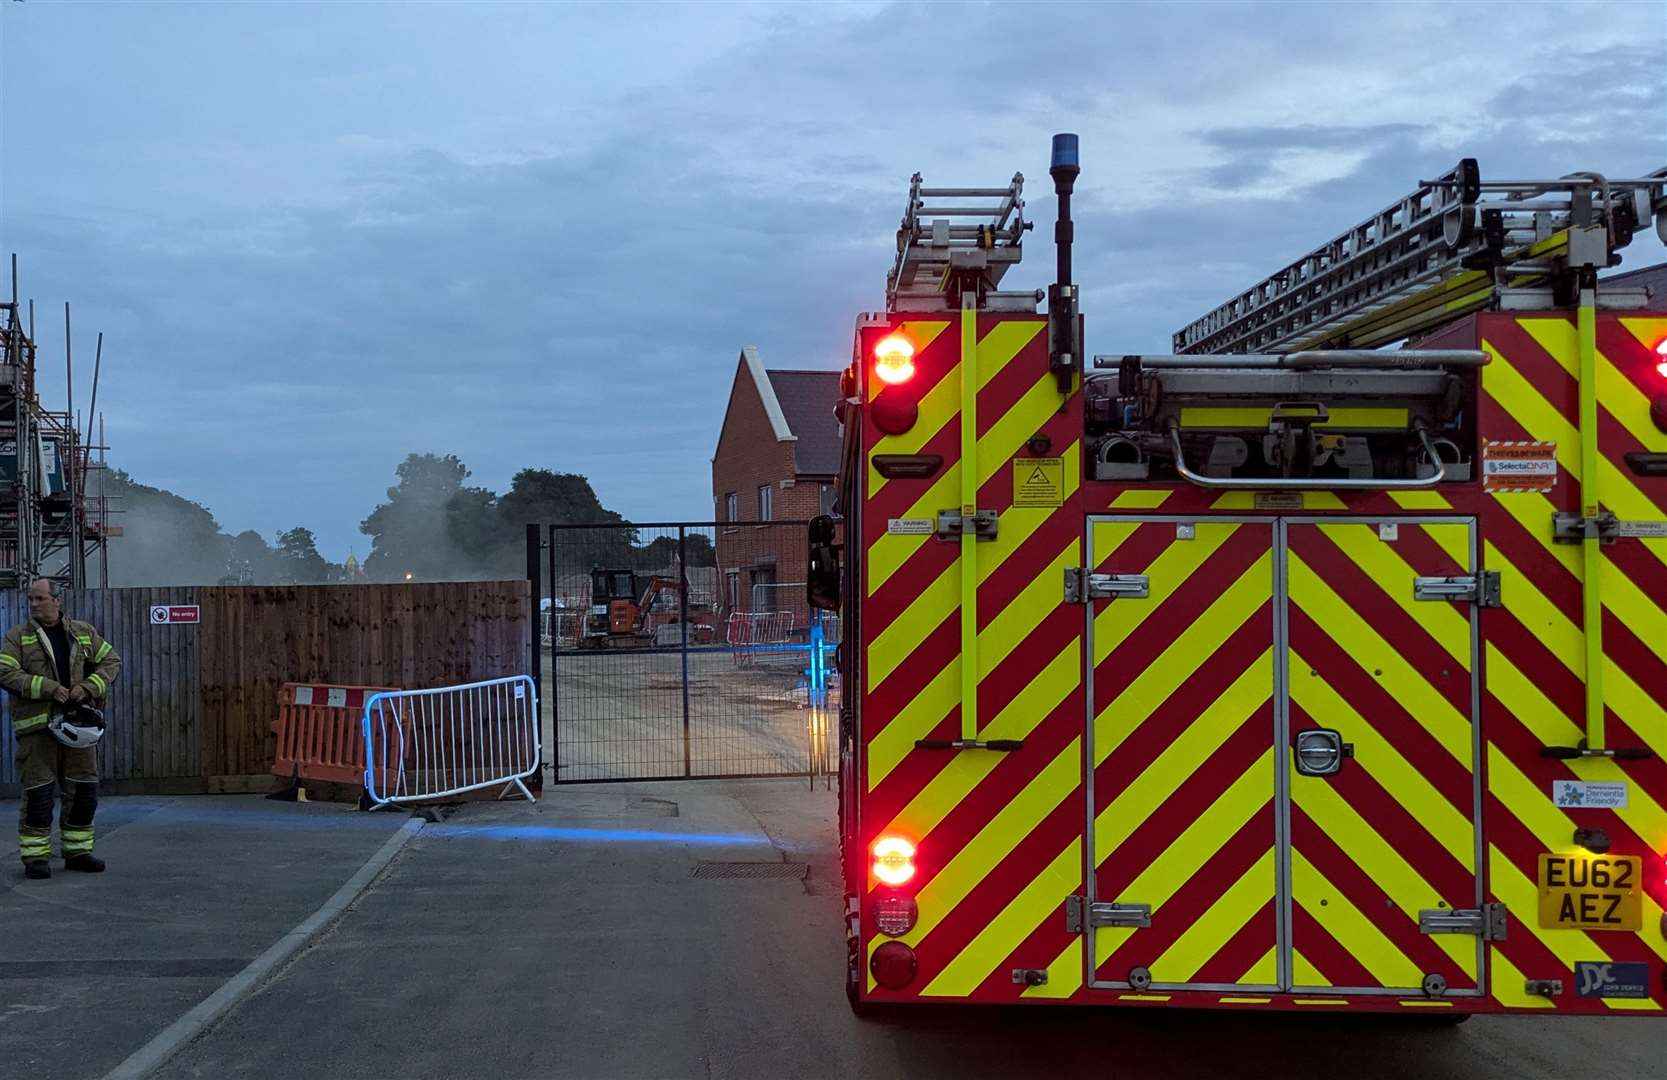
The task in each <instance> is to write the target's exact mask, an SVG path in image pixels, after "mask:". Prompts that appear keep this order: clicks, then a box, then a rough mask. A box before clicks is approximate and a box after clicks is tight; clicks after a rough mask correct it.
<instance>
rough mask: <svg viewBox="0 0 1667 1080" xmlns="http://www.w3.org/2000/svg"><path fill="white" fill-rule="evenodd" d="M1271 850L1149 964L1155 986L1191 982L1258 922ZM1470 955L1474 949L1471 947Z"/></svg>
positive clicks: (1270, 880) (1270, 883)
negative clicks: (1212, 960) (1233, 939)
mask: <svg viewBox="0 0 1667 1080" xmlns="http://www.w3.org/2000/svg"><path fill="white" fill-rule="evenodd" d="M1273 857H1274V849H1273V847H1272V846H1271V845H1270V846H1269V847H1268V850H1267V851H1265V852H1263V854H1262V857H1261V858H1260V859H1257V860H1256V863H1255V865H1253V866H1252V867H1251V868H1250V869H1249V870H1246V871H1245V872H1244V874H1243V875H1241V876H1240V878H1239V880H1238V881H1237V882H1235V883H1234V884H1233V885H1232V886H1231V887H1230V888H1228V889H1227V890H1226V891H1225V892H1223V893H1222V894H1221V895H1220V896H1219V897H1217V898H1216V901H1215V902H1214V903H1213V904H1211V905H1210V908H1209V910H1208V911H1206V912H1204V914H1203V915H1202V916H1201V917H1200V918H1198V919H1197V920H1196V921H1195V922H1193V924H1192V925H1191V926H1189V927H1187V929H1186V930H1185V931H1184V932H1183V933H1182V934H1181V936H1180V937H1178V938H1176V939H1175V943H1174V944H1173V945H1171V946H1170V947H1169V948H1167V949H1165V950H1164V951H1163V954H1162V955H1161V956H1159V957H1158V958H1157V959H1156V960H1154V961H1152V963H1151V970H1152V979H1153V981H1154V982H1177V983H1184V982H1191V981H1192V980H1193V976H1195V975H1197V974H1198V971H1199V969H1200V968H1202V967H1203V966H1204V964H1205V963H1206V962H1207V961H1208V960H1209V959H1210V957H1212V956H1214V955H1215V954H1216V953H1217V952H1219V951H1221V949H1222V948H1223V947H1224V946H1225V945H1226V944H1227V943H1228V942H1229V941H1231V940H1232V938H1233V935H1234V934H1237V933H1238V932H1239V931H1240V930H1242V929H1243V928H1244V927H1245V925H1246V924H1247V923H1248V922H1249V921H1250V920H1251V919H1253V918H1260V917H1261V913H1262V909H1263V908H1264V907H1265V906H1266V905H1267V904H1268V903H1269V902H1270V901H1271V900H1272V899H1273V893H1274V885H1275V884H1276V881H1275V873H1274V865H1273ZM1267 927H1268V935H1267V939H1268V940H1272V939H1273V936H1274V926H1273V920H1272V918H1269V919H1268V920H1267ZM1470 951H1471V953H1472V955H1474V954H1475V952H1476V949H1475V947H1474V946H1472V947H1471V950H1470ZM1261 976H1262V977H1261V978H1259V979H1257V980H1256V981H1257V982H1264V983H1274V982H1277V981H1278V979H1279V969H1278V967H1277V966H1275V967H1273V968H1271V969H1269V970H1267V971H1264V972H1262V973H1261Z"/></svg>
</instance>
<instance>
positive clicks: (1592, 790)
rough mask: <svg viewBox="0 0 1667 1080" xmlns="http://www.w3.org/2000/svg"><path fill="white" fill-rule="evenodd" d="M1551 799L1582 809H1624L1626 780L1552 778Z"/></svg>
mask: <svg viewBox="0 0 1667 1080" xmlns="http://www.w3.org/2000/svg"><path fill="white" fill-rule="evenodd" d="M1551 801H1552V802H1554V803H1556V804H1557V805H1558V806H1562V807H1579V808H1580V809H1583V810H1625V809H1626V782H1625V781H1616V782H1605V783H1599V782H1594V781H1589V780H1553V781H1552V782H1551Z"/></svg>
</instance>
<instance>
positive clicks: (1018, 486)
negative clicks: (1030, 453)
mask: <svg viewBox="0 0 1667 1080" xmlns="http://www.w3.org/2000/svg"><path fill="white" fill-rule="evenodd" d="M1064 501H1065V459H1064V458H1056V457H1033V458H1014V459H1013V505H1014V506H1058V505H1059V504H1061V503H1063V502H1064Z"/></svg>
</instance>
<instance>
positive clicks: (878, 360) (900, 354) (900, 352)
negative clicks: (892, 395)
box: [874, 334, 915, 386]
mask: <svg viewBox="0 0 1667 1080" xmlns="http://www.w3.org/2000/svg"><path fill="white" fill-rule="evenodd" d="M874 377H875V378H877V379H879V380H880V381H881V382H883V383H885V384H886V385H888V386H897V385H899V384H901V383H906V382H908V381H909V380H910V379H912V378H914V377H915V347H914V344H913V343H912V342H910V341H909V339H908V338H906V337H904V336H903V335H902V334H892V335H891V336H890V337H887V338H883V339H881V341H880V343H879V344H878V345H876V346H874Z"/></svg>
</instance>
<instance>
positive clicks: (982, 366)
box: [858, 313, 1083, 998]
mask: <svg viewBox="0 0 1667 1080" xmlns="http://www.w3.org/2000/svg"><path fill="white" fill-rule="evenodd" d="M962 317H963V316H961V315H960V314H959V313H957V314H956V315H955V320H960V319H961V318H962ZM973 318H975V319H976V322H975V324H973V325H970V326H966V327H962V326H961V325H959V323H958V321H949V322H946V321H942V320H939V321H935V322H930V323H926V322H922V323H912V324H906V325H905V326H903V327H902V332H904V333H906V334H908V335H910V337H911V340H913V341H914V343H915V345H916V356H915V366H916V371H917V374H916V379H917V380H921V381H922V382H921V386H920V387H919V390H920V393H921V396H920V406H919V419H918V421H917V422H916V424H915V426H914V428H913V429H911V430H910V431H909V432H908V433H906V434H904V435H899V436H884V437H882V436H881V435H880V434H879V433H878V432H877V431H874V430H870V431H869V432H868V433H867V435H868V438H867V439H866V440H865V445H867V446H868V447H870V450H869V455H870V461H871V460H872V455H873V454H887V453H925V454H937V455H941V456H942V457H943V459H944V464H943V466H942V468H941V469H940V470H939V472H938V473H937V475H935V476H933V477H931V478H928V479H922V480H914V479H893V480H889V481H887V480H884V479H883V478H881V477H880V476H879V475H878V473H877V472H876V471H875V470H874V469H873V468H872V466H869V468H868V476H867V486H866V491H865V500H864V504H863V510H862V514H863V523H862V543H863V549H864V560H863V574H864V576H863V579H862V590H863V593H864V596H865V602H864V607H863V612H862V627H863V646H864V652H863V663H864V676H863V698H862V706H861V709H862V711H861V729H862V760H861V763H860V770H861V771H860V777H859V779H858V783H859V785H860V789H861V792H862V796H861V821H860V824H859V828H858V831H859V834H860V837H861V842H862V844H863V845H864V846H865V847H866V844H867V842H868V841H869V840H871V839H872V838H873V837H875V836H878V835H881V834H900V835H904V836H907V837H909V838H910V839H912V840H913V841H914V842H915V844H916V846H917V849H918V852H919V854H918V856H917V859H916V865H917V866H918V868H919V869H918V874H917V880H918V882H919V888H918V891H917V892H916V900H917V902H918V904H919V909H920V918H919V922H918V923H917V925H916V926H915V928H914V930H913V931H911V932H910V933H909V934H908V935H907V936H905V937H904V938H902V940H903V941H905V942H906V943H908V944H909V945H910V946H912V947H913V948H914V949H915V951H916V953H917V955H918V957H919V961H920V975H919V977H918V978H917V980H916V982H915V985H914V986H913V987H911V988H910V989H909V990H908V991H906V992H904V993H902V994H900V995H896V996H902V997H914V996H921V997H1000V996H1007V997H1011V996H1015V995H1016V994H1017V993H1018V992H1019V990H1020V989H1022V987H1019V986H1016V985H1014V983H1013V982H1012V980H1011V977H1010V971H1009V970H1008V967H1010V966H1012V965H1007V966H1004V961H1006V960H1007V959H1008V958H1009V956H1010V954H1012V953H1014V951H1015V950H1018V949H1021V947H1022V946H1024V943H1025V942H1026V940H1027V939H1028V938H1029V937H1031V936H1032V935H1033V934H1036V933H1038V932H1044V931H1045V932H1051V933H1052V934H1055V935H1057V936H1058V937H1059V938H1062V939H1063V938H1064V937H1065V935H1064V923H1063V914H1062V912H1063V905H1064V901H1065V898H1066V897H1067V896H1069V895H1071V894H1072V893H1076V892H1080V891H1081V887H1082V855H1081V834H1082V815H1083V811H1082V805H1083V804H1082V802H1081V795H1080V792H1081V788H1082V708H1083V706H1082V612H1081V610H1080V609H1077V610H1075V611H1073V610H1072V609H1070V608H1068V607H1066V606H1064V605H1062V603H1061V599H1062V596H1063V588H1064V570H1065V568H1066V567H1068V566H1077V565H1080V564H1081V561H1082V555H1081V546H1082V542H1081V527H1082V526H1081V521H1082V517H1081V514H1082V510H1081V507H1080V505H1079V504H1078V503H1077V499H1076V489H1077V486H1078V478H1079V477H1080V474H1081V466H1080V458H1079V455H1080V442H1081V417H1080V411H1079V405H1078V401H1079V398H1078V396H1077V395H1076V394H1074V393H1073V394H1072V395H1071V397H1070V398H1069V400H1068V404H1067V405H1066V406H1065V408H1063V409H1062V408H1061V402H1062V398H1061V395H1060V393H1059V390H1058V386H1057V383H1056V382H1055V380H1054V377H1053V375H1052V374H1051V373H1050V372H1049V369H1048V359H1047V341H1046V334H1045V333H1044V331H1045V329H1046V322H1045V320H1043V319H1039V318H1037V317H1035V316H1017V317H1015V316H998V315H976V316H973ZM957 331H960V332H957ZM967 338H970V339H971V340H972V341H974V342H975V343H976V344H975V347H974V349H973V353H974V355H972V356H971V357H967V356H963V355H962V352H963V348H964V346H963V340H964V339H967ZM969 373H970V376H971V378H972V379H973V381H974V386H975V387H976V399H975V416H976V421H975V423H974V436H975V438H974V440H973V442H974V447H975V453H974V460H973V461H971V462H968V461H966V460H965V459H964V457H963V455H962V452H961V451H962V445H963V431H962V421H963V412H962V394H963V393H964V390H965V386H964V384H963V379H964V378H965V377H967V376H968V375H969ZM870 422H871V421H870ZM1038 434H1040V435H1044V436H1046V437H1047V438H1048V439H1049V440H1050V441H1051V444H1052V446H1053V447H1054V450H1053V451H1052V453H1054V454H1056V455H1058V456H1060V457H1062V458H1063V459H1064V463H1063V464H1064V478H1065V490H1064V492H1063V495H1064V499H1063V505H1061V506H1060V507H1057V508H1055V507H1039V508H1032V507H1015V506H1013V505H1012V503H1013V468H1014V462H1015V460H1016V459H1018V460H1022V459H1023V458H1025V457H1026V456H1029V454H1030V451H1029V450H1028V449H1027V448H1026V444H1027V441H1028V440H1030V439H1031V438H1032V437H1033V436H1036V435H1038ZM967 467H972V468H975V469H976V470H977V472H976V483H977V506H978V508H980V509H986V510H995V511H997V512H998V513H999V515H1000V527H999V531H998V534H997V537H996V538H995V539H994V540H992V541H987V542H979V543H978V544H977V545H976V547H974V548H973V549H972V559H973V565H972V572H971V576H970V580H971V582H972V583H973V586H974V593H973V598H974V608H973V615H974V618H973V619H972V622H971V624H970V625H968V626H966V627H963V619H962V601H963V596H964V590H965V582H964V580H963V576H962V575H963V566H962V562H961V559H962V557H963V547H962V544H961V543H960V542H945V541H941V540H939V539H937V538H936V537H933V536H922V535H898V534H892V533H890V532H888V531H887V522H888V520H890V519H892V518H912V519H935V518H936V517H937V515H938V512H939V511H941V510H953V509H957V508H959V507H960V506H961V503H962V498H961V482H962V470H963V468H967ZM963 630H965V632H966V635H967V636H968V637H969V638H970V639H971V641H972V643H973V645H974V650H973V651H974V652H975V654H976V660H975V665H976V666H975V670H974V671H973V672H971V676H972V679H971V681H972V684H973V685H975V686H976V701H975V702H966V701H964V700H963V697H964V696H965V695H964V693H963V685H964V679H965V675H966V674H967V673H966V672H964V671H963V667H962V665H963V662H964V661H963ZM964 709H970V710H971V712H972V715H971V716H970V717H967V718H966V721H967V722H966V723H964V722H963V715H962V713H963V710H964ZM964 729H966V730H970V731H972V732H973V733H975V734H976V737H977V738H979V739H984V740H988V739H1022V740H1023V741H1024V747H1023V749H1022V750H1019V751H1016V752H1012V753H998V752H992V751H937V750H919V749H916V748H915V742H916V740H919V739H925V738H937V739H953V738H959V737H961V736H962V734H963V730H964ZM873 886H874V882H872V881H870V882H869V883H868V888H869V889H872V888H873ZM1050 916H1053V917H1055V918H1053V919H1052V920H1051V921H1050ZM866 932H867V930H866V926H865V933H866ZM876 944H877V942H876V941H872V940H869V941H865V942H864V953H865V955H867V954H869V953H871V951H872V949H873V947H874V946H875V945H876ZM1030 951H1032V952H1034V951H1035V949H1034V947H1032V949H1031V950H1030ZM1058 951H1059V945H1051V951H1050V952H1048V956H1050V957H1051V956H1053V955H1054V954H1056V953H1057V952H1058ZM1028 966H1036V964H1035V962H1034V961H1031V962H1029V964H1028ZM1079 981H1080V975H1079ZM869 990H870V992H873V993H875V996H877V997H882V998H883V997H886V996H888V995H886V994H885V993H884V992H883V991H876V988H875V987H874V985H873V981H872V976H870V977H869Z"/></svg>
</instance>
